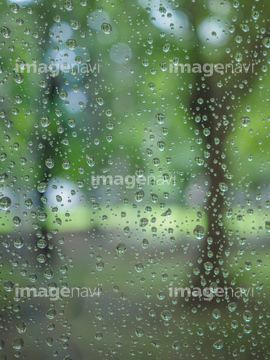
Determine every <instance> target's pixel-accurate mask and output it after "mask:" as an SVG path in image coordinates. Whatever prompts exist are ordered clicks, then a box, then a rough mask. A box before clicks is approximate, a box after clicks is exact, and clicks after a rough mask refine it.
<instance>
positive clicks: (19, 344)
mask: <svg viewBox="0 0 270 360" xmlns="http://www.w3.org/2000/svg"><path fill="white" fill-rule="evenodd" d="M23 346H24V341H23V339H21V338H17V339H14V340H13V342H12V347H13V349H16V350H20V349H21V348H22V347H23Z"/></svg>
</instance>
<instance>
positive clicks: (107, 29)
mask: <svg viewBox="0 0 270 360" xmlns="http://www.w3.org/2000/svg"><path fill="white" fill-rule="evenodd" d="M101 30H102V31H103V32H104V34H107V35H108V34H110V33H111V32H112V26H111V25H110V24H108V23H103V24H102V25H101Z"/></svg>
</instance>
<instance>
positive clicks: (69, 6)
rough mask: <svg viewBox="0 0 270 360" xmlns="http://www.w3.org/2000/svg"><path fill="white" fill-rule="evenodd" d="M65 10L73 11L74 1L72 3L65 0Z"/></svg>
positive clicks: (69, 0)
mask: <svg viewBox="0 0 270 360" xmlns="http://www.w3.org/2000/svg"><path fill="white" fill-rule="evenodd" d="M64 8H65V9H66V10H68V11H71V10H73V8H74V4H73V1H71V0H65V1H64Z"/></svg>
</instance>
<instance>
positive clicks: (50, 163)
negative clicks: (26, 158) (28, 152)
mask: <svg viewBox="0 0 270 360" xmlns="http://www.w3.org/2000/svg"><path fill="white" fill-rule="evenodd" d="M45 165H46V166H47V168H48V169H52V168H53V167H54V160H53V159H52V158H48V159H46V160H45Z"/></svg>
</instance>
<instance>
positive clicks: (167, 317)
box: [160, 310, 172, 321]
mask: <svg viewBox="0 0 270 360" xmlns="http://www.w3.org/2000/svg"><path fill="white" fill-rule="evenodd" d="M160 316H161V318H162V319H163V320H165V321H169V320H171V318H172V314H171V312H170V311H169V310H163V311H162V312H161V314H160Z"/></svg>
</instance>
